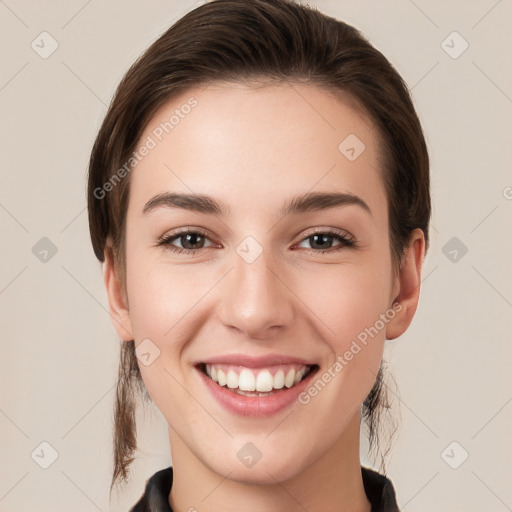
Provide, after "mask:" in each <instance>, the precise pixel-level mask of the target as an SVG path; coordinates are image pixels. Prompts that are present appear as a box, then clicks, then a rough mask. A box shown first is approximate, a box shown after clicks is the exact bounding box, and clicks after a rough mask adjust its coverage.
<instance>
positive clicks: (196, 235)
mask: <svg viewBox="0 0 512 512" xmlns="http://www.w3.org/2000/svg"><path fill="white" fill-rule="evenodd" d="M185 238H186V243H185V244H184V246H185V249H195V247H186V246H187V245H195V244H197V243H198V242H197V240H196V241H195V242H194V239H196V238H198V239H201V238H202V235H199V234H196V233H192V234H190V233H189V234H187V235H185ZM191 239H192V241H191Z"/></svg>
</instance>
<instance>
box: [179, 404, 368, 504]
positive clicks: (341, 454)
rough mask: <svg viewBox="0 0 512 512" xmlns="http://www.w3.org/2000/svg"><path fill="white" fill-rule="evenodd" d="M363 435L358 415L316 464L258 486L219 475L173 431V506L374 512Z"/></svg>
mask: <svg viewBox="0 0 512 512" xmlns="http://www.w3.org/2000/svg"><path fill="white" fill-rule="evenodd" d="M359 433H360V415H359V414H357V415H355V416H354V417H353V418H352V420H351V421H350V423H349V424H348V426H347V428H346V429H345V430H344V432H343V433H342V435H341V436H340V437H339V438H338V440H337V441H336V442H335V444H334V445H333V446H332V447H331V448H330V449H329V450H328V451H327V452H326V453H325V454H323V455H322V456H321V457H320V458H318V459H317V460H316V461H315V462H314V463H313V464H310V465H309V466H307V467H304V468H302V470H301V471H300V472H298V473H296V474H295V475H294V476H292V477H291V478H288V479H286V480H283V481H278V480H276V479H274V483H270V484H258V483H256V484H254V483H247V482H239V481H235V480H230V479H229V474H227V475H225V476H224V475H219V474H218V473H216V472H214V471H213V470H212V469H210V468H209V467H208V466H206V465H205V464H204V463H203V462H202V461H201V460H199V459H198V458H197V457H196V456H195V455H194V454H193V453H192V452H191V451H190V450H189V449H188V447H187V446H186V445H185V444H184V443H183V441H182V440H181V439H180V437H179V436H177V435H176V433H175V432H173V431H172V430H171V429H169V437H170V444H171V448H172V460H173V484H172V489H171V493H170V495H169V504H170V506H171V508H172V510H173V511H174V512H187V511H193V510H199V511H201V512H216V511H218V510H223V511H225V512H235V511H236V512H239V511H240V510H243V511H246V512H250V511H258V510H265V511H266V512H281V511H282V510H286V511H287V512H304V510H307V511H308V512H320V511H322V512H324V511H325V510H337V511H339V512H349V511H350V512H370V511H371V505H370V502H369V501H368V498H367V496H366V493H365V490H364V485H363V479H362V475H361V463H360V460H359ZM291 463H293V462H291ZM228 473H229V472H228Z"/></svg>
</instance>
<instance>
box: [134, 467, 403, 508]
mask: <svg viewBox="0 0 512 512" xmlns="http://www.w3.org/2000/svg"><path fill="white" fill-rule="evenodd" d="M361 473H362V475H363V485H364V490H365V492H366V495H367V496H368V500H369V501H370V503H371V504H372V512H400V510H399V509H398V505H397V503H396V497H395V489H394V488H393V484H392V483H391V480H389V479H388V478H387V477H386V476H384V475H381V474H380V473H377V472H376V471H374V470H373V469H370V468H365V467H364V466H361ZM171 487H172V466H171V467H168V468H167V469H162V470H161V471H157V472H156V473H155V474H154V475H153V476H152V477H151V478H150V479H149V480H148V481H147V483H146V489H145V491H144V494H143V495H142V497H141V498H140V500H139V501H138V502H137V503H136V504H135V505H134V507H133V508H132V509H131V510H130V512H173V511H172V509H171V507H170V506H169V502H168V499H169V493H170V492H171Z"/></svg>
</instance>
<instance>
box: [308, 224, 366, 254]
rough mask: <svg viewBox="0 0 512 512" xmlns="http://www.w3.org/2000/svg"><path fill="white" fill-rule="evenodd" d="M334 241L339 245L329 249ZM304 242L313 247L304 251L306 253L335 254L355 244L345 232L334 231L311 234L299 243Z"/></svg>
mask: <svg viewBox="0 0 512 512" xmlns="http://www.w3.org/2000/svg"><path fill="white" fill-rule="evenodd" d="M334 240H338V241H339V243H338V244H336V245H335V246H334V247H332V246H331V247H329V245H332V243H333V241H334ZM304 242H307V243H309V244H310V246H311V247H313V249H312V250H309V251H306V252H308V253H325V252H335V251H339V250H341V249H343V248H344V247H355V246H356V242H355V240H354V238H353V237H352V236H351V235H349V234H348V233H347V232H345V231H338V230H334V229H329V230H327V231H316V232H314V233H311V234H310V235H308V236H307V237H306V238H304V239H303V240H302V241H301V243H304Z"/></svg>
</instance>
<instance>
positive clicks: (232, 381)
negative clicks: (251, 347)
mask: <svg viewBox="0 0 512 512" xmlns="http://www.w3.org/2000/svg"><path fill="white" fill-rule="evenodd" d="M227 385H228V388H231V389H235V388H237V387H238V374H237V373H236V372H234V371H233V370H229V372H228V379H227Z"/></svg>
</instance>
